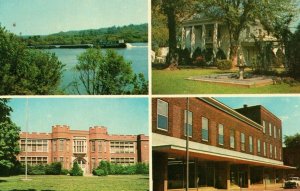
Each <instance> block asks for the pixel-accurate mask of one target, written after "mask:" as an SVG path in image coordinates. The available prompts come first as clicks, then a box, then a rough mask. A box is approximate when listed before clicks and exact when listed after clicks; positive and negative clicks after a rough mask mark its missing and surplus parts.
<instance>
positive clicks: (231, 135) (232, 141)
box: [230, 129, 235, 149]
mask: <svg viewBox="0 0 300 191" xmlns="http://www.w3.org/2000/svg"><path fill="white" fill-rule="evenodd" d="M234 142H235V140H234V130H233V129H231V130H230V148H232V149H234V147H235V145H234Z"/></svg>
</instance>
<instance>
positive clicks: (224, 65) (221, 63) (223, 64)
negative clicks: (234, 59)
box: [217, 60, 232, 70]
mask: <svg viewBox="0 0 300 191" xmlns="http://www.w3.org/2000/svg"><path fill="white" fill-rule="evenodd" d="M217 67H218V69H220V70H229V69H231V67H232V63H231V60H217Z"/></svg>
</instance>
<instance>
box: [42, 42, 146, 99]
mask: <svg viewBox="0 0 300 191" xmlns="http://www.w3.org/2000/svg"><path fill="white" fill-rule="evenodd" d="M131 45H132V46H130V47H129V48H120V49H118V48H117V49H114V50H115V51H116V52H117V53H119V54H120V55H122V56H124V58H125V59H126V60H127V61H131V62H132V69H133V71H134V72H135V73H143V74H144V76H145V78H146V79H148V46H147V43H132V44H131ZM85 50H86V49H81V48H78V49H63V48H61V49H60V48H58V49H49V50H47V51H49V52H53V53H55V54H56V56H57V57H58V59H59V60H60V61H61V62H62V63H63V64H64V65H65V67H64V69H65V70H64V72H63V77H62V80H61V84H60V87H61V89H63V90H64V92H65V93H66V94H76V93H75V91H74V89H73V88H72V87H70V83H71V82H72V81H73V80H74V78H75V76H76V71H75V70H74V67H75V65H76V64H77V62H78V61H77V56H78V55H80V54H81V53H83V52H84V51H85ZM103 50H105V49H103Z"/></svg>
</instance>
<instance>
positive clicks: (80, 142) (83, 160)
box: [17, 125, 149, 173]
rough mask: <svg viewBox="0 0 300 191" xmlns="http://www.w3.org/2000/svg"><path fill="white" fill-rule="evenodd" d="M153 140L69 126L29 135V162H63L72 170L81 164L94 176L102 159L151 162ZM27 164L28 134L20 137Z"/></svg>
mask: <svg viewBox="0 0 300 191" xmlns="http://www.w3.org/2000/svg"><path fill="white" fill-rule="evenodd" d="M148 142H149V137H148V136H145V135H110V134H108V132H107V128H106V127H99V126H96V127H90V128H89V130H88V131H84V130H71V129H70V127H69V126H66V125H63V126H61V125H56V126H53V127H52V133H34V132H33V133H30V134H27V157H28V158H27V161H28V164H30V165H35V164H47V163H51V162H62V164H63V168H66V169H70V168H71V167H72V164H73V162H78V163H79V165H80V166H81V168H82V169H83V171H84V173H90V172H91V171H92V169H93V168H95V167H97V166H98V164H99V162H100V161H101V160H105V161H109V162H111V163H117V164H134V163H137V162H143V163H148V162H149V145H148V144H149V143H148ZM20 146H21V153H20V154H19V155H18V157H17V158H18V160H19V161H21V162H25V156H26V152H25V148H26V133H24V132H22V133H21V135H20Z"/></svg>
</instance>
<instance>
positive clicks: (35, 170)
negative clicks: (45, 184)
mask: <svg viewBox="0 0 300 191" xmlns="http://www.w3.org/2000/svg"><path fill="white" fill-rule="evenodd" d="M28 174H30V175H45V174H46V168H45V166H44V165H35V166H29V168H28Z"/></svg>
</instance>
